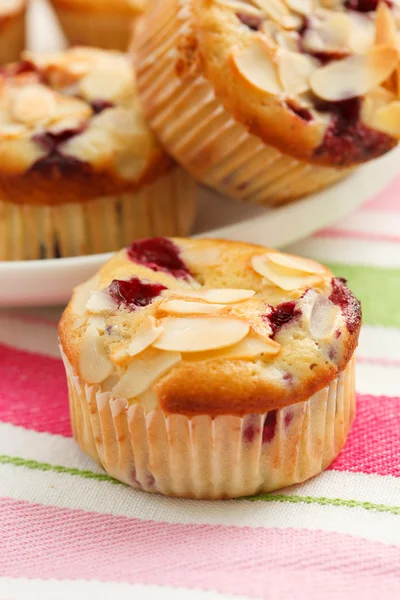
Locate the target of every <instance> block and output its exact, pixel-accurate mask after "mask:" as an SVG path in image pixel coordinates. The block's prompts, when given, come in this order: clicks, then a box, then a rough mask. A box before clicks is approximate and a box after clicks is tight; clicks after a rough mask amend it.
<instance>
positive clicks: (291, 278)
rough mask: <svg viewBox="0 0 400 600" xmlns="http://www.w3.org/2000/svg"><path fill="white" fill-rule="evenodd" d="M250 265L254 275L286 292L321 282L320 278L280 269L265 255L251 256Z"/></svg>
mask: <svg viewBox="0 0 400 600" xmlns="http://www.w3.org/2000/svg"><path fill="white" fill-rule="evenodd" d="M251 265H252V267H253V269H254V270H255V271H256V273H258V274H259V275H261V276H262V277H264V278H265V279H267V281H270V282H271V283H273V284H274V285H276V286H277V287H279V288H281V289H282V290H286V291H293V290H302V289H305V288H308V287H312V286H315V285H319V284H320V283H321V282H322V277H321V276H318V275H310V274H305V273H304V272H300V271H298V270H294V269H287V268H284V267H280V266H279V265H276V264H274V263H272V262H271V261H269V260H268V258H267V257H266V256H265V255H258V256H253V258H252V260H251Z"/></svg>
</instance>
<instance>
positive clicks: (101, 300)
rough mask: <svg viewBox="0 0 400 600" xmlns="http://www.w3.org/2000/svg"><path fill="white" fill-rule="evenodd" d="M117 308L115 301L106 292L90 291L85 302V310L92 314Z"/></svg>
mask: <svg viewBox="0 0 400 600" xmlns="http://www.w3.org/2000/svg"><path fill="white" fill-rule="evenodd" d="M117 308H118V305H117V303H116V302H115V300H114V299H113V298H112V297H111V296H110V294H107V292H92V293H91V295H90V298H89V300H88V303H87V304H86V310H87V311H88V312H91V313H93V314H102V313H109V312H111V311H113V310H116V309H117Z"/></svg>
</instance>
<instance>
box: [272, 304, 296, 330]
mask: <svg viewBox="0 0 400 600" xmlns="http://www.w3.org/2000/svg"><path fill="white" fill-rule="evenodd" d="M300 315H301V310H300V309H299V308H296V302H294V301H291V302H282V304H278V305H277V306H273V307H272V310H271V313H270V314H269V315H268V316H267V318H268V320H269V323H270V325H271V328H272V337H274V336H275V335H276V334H277V332H278V331H279V330H280V329H281V327H283V326H284V325H286V324H287V323H289V322H290V321H292V320H293V319H295V318H296V317H299V316H300Z"/></svg>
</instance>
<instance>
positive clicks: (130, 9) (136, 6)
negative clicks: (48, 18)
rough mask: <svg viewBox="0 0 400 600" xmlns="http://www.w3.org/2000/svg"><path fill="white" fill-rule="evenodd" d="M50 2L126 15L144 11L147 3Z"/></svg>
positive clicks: (145, 0)
mask: <svg viewBox="0 0 400 600" xmlns="http://www.w3.org/2000/svg"><path fill="white" fill-rule="evenodd" d="M51 2H52V3H53V4H55V5H57V6H64V7H68V8H70V9H72V10H90V11H93V12H96V11H98V12H103V11H106V12H110V11H115V12H119V13H126V14H127V16H134V15H136V13H138V12H139V13H140V12H142V11H144V9H145V8H146V6H147V4H148V0H51Z"/></svg>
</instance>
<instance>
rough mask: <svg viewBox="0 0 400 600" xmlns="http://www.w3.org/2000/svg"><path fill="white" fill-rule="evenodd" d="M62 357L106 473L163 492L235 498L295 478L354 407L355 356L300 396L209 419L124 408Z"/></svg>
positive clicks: (76, 407) (86, 439)
mask: <svg viewBox="0 0 400 600" xmlns="http://www.w3.org/2000/svg"><path fill="white" fill-rule="evenodd" d="M63 359H64V364H65V368H66V372H67V379H68V388H69V399H70V410H71V420H72V428H73V433H74V437H75V439H76V440H77V442H78V443H79V445H80V446H81V448H82V449H83V450H84V451H85V452H86V453H87V454H88V455H89V456H90V457H91V458H92V459H93V460H95V461H96V462H97V463H98V464H99V465H101V466H102V467H104V469H105V470H106V471H107V473H109V474H110V475H111V476H112V477H115V478H116V479H119V480H120V481H123V482H125V483H128V484H129V485H131V486H133V487H136V488H141V489H143V490H146V491H147V492H153V493H161V494H165V495H167V496H178V497H185V498H204V499H218V498H234V497H240V496H247V495H252V494H257V493H261V492H270V491H272V490H276V489H278V488H281V487H285V486H288V485H292V484H294V483H299V482H302V481H304V480H306V479H308V478H310V477H313V476H314V475H316V474H318V473H320V472H321V471H322V470H323V469H325V468H326V467H327V466H328V465H329V464H330V463H331V462H332V461H333V460H334V458H335V457H336V456H337V455H338V454H339V452H340V451H341V450H342V448H343V446H344V444H345V441H346V439H347V435H348V433H349V429H350V427H351V424H352V422H353V419H354V414H355V402H356V395H355V381H354V374H355V361H354V358H353V359H351V361H350V362H349V364H348V365H347V367H346V369H345V370H344V371H343V372H342V373H340V375H339V377H338V378H337V379H336V380H334V381H333V382H332V383H331V384H330V385H329V386H327V387H326V388H324V389H322V390H321V391H319V392H318V393H316V394H314V395H313V396H312V397H311V398H310V399H309V400H307V401H306V402H300V403H297V404H293V405H291V406H287V407H285V408H282V409H280V410H276V411H271V412H269V413H266V414H261V415H246V416H245V417H243V418H241V417H236V416H229V415H227V416H218V417H215V418H214V419H212V418H211V417H209V416H207V415H201V416H196V417H192V418H188V417H186V416H183V415H174V414H172V415H166V414H165V413H164V412H163V411H162V410H161V409H159V408H156V409H153V410H151V411H150V412H147V413H146V412H145V410H144V408H143V406H142V405H140V404H132V405H131V406H128V402H127V401H126V400H125V399H113V397H112V395H111V393H110V392H103V393H101V392H100V388H99V386H90V385H86V384H85V383H84V382H83V381H82V380H81V379H80V378H79V377H78V376H77V375H76V374H75V373H74V371H73V369H72V367H71V365H70V364H69V362H68V360H67V359H66V357H65V355H63Z"/></svg>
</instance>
